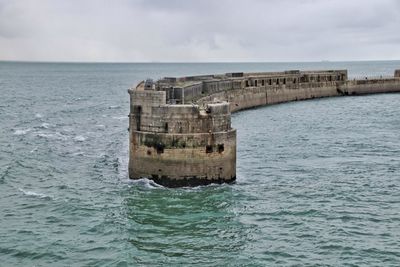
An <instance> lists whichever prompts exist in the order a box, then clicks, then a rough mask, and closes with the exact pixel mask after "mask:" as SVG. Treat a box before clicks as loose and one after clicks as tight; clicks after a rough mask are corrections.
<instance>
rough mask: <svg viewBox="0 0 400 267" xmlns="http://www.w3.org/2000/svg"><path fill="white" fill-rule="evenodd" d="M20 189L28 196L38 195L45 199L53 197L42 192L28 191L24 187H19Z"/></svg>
mask: <svg viewBox="0 0 400 267" xmlns="http://www.w3.org/2000/svg"><path fill="white" fill-rule="evenodd" d="M18 190H19V191H21V192H22V193H23V194H24V195H26V196H31V197H38V198H44V199H51V198H52V197H50V196H48V195H45V194H41V193H36V192H33V191H27V190H24V189H22V188H18Z"/></svg>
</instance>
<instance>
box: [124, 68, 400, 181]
mask: <svg viewBox="0 0 400 267" xmlns="http://www.w3.org/2000/svg"><path fill="white" fill-rule="evenodd" d="M128 92H129V94H130V103H131V105H130V114H129V117H130V120H129V130H130V148H129V150H130V152H129V177H130V178H131V179H140V178H149V179H152V180H154V181H155V182H157V183H159V184H162V185H165V186H170V187H177V186H194V185H203V184H209V183H222V182H233V181H235V179H236V130H235V129H232V128H231V112H235V111H239V110H243V109H248V108H253V107H257V106H263V105H270V104H277V103H284V102H289V101H299V100H306V99H313V98H322V97H331V96H346V95H361V94H372V93H391V92H400V71H398V70H396V71H395V75H394V77H392V78H385V79H382V78H381V79H367V78H366V79H363V80H348V79H347V71H346V70H331V71H307V72H300V71H286V72H273V73H227V74H222V75H203V76H190V77H182V78H171V77H169V78H164V79H161V80H159V81H156V82H153V81H151V80H147V81H143V82H141V83H139V85H138V86H137V87H136V88H133V89H129V90H128Z"/></svg>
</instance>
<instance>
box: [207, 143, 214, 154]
mask: <svg viewBox="0 0 400 267" xmlns="http://www.w3.org/2000/svg"><path fill="white" fill-rule="evenodd" d="M212 152H213V147H212V146H211V145H206V153H212Z"/></svg>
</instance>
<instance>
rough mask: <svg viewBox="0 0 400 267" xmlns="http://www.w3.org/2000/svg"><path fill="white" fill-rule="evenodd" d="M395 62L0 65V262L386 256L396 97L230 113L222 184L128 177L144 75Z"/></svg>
mask: <svg viewBox="0 0 400 267" xmlns="http://www.w3.org/2000/svg"><path fill="white" fill-rule="evenodd" d="M299 68H300V69H321V68H324V69H326V68H348V69H349V71H350V75H351V76H352V77H355V76H365V75H372V76H380V75H392V72H393V70H394V69H395V68H400V62H343V63H329V62H325V63H273V64H266V63H249V64H224V63H221V64H156V63H154V64H56V63H54V64H47V63H36V64H34V63H5V62H3V63H0V93H1V97H0V126H1V128H0V144H1V146H0V212H1V216H0V260H1V263H0V265H1V266H16V265H17V266H69V265H73V266H83V265H87V266H110V265H111V266H176V265H183V266H185V265H189V264H190V265H196V266H294V265H303V266H314V265H315V266H318V265H319V266H399V265H400V139H399V137H400V106H399V103H400V94H387V95H372V96H365V97H347V98H331V99H322V100H314V101H305V102H296V103H288V104H282V105H275V106H269V107H264V108H258V109H253V110H248V111H243V112H241V113H237V114H234V115H233V126H234V127H235V128H237V129H238V154H237V155H238V164H237V165H238V169H237V172H238V173H237V176H238V177H237V183H236V184H234V185H217V186H207V187H197V188H191V189H189V188H186V189H185V188H184V189H167V188H163V187H159V186H157V185H156V184H153V183H152V182H149V181H147V180H141V181H137V182H132V181H129V180H128V179H127V161H128V132H127V128H128V120H127V115H128V109H129V106H128V105H129V98H128V94H127V92H126V89H127V88H129V87H130V86H131V85H133V84H135V83H136V82H137V81H139V80H140V79H143V78H146V77H152V78H159V77H161V76H170V75H184V74H200V73H215V72H227V71H257V70H259V71H262V70H284V69H299Z"/></svg>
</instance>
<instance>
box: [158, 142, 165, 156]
mask: <svg viewBox="0 0 400 267" xmlns="http://www.w3.org/2000/svg"><path fill="white" fill-rule="evenodd" d="M164 147H165V146H164V144H161V143H158V144H157V145H156V150H157V154H162V153H164Z"/></svg>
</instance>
